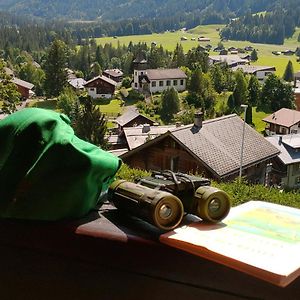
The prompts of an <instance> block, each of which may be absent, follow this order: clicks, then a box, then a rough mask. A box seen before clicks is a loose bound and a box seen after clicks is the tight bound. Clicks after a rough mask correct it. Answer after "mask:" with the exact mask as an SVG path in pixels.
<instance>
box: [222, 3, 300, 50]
mask: <svg viewBox="0 0 300 300" xmlns="http://www.w3.org/2000/svg"><path fill="white" fill-rule="evenodd" d="M299 14H300V7H299V3H297V1H294V0H290V1H286V2H285V3H284V4H281V5H278V6H276V7H275V8H274V10H272V11H267V12H265V13H260V14H252V13H251V12H250V11H248V12H247V13H246V14H245V15H244V16H241V17H239V18H235V19H233V20H231V22H230V23H229V24H228V25H227V26H226V27H225V28H224V29H222V31H221V36H222V38H223V39H231V40H247V41H250V42H254V43H266V44H283V43H284V39H285V38H289V37H291V36H292V35H293V34H294V32H295V28H296V26H299V25H300V18H299Z"/></svg>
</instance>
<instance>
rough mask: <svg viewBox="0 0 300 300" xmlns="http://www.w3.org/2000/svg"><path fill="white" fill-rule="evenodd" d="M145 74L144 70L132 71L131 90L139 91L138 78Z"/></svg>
mask: <svg viewBox="0 0 300 300" xmlns="http://www.w3.org/2000/svg"><path fill="white" fill-rule="evenodd" d="M144 74H146V70H134V71H133V82H132V85H131V86H132V88H133V89H136V90H137V89H141V87H140V86H139V76H141V75H144Z"/></svg>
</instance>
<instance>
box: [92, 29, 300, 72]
mask: <svg viewBox="0 0 300 300" xmlns="http://www.w3.org/2000/svg"><path fill="white" fill-rule="evenodd" d="M223 27H224V25H220V24H215V25H200V26H197V27H195V28H193V29H190V30H188V31H182V30H178V31H176V32H169V31H168V32H164V33H156V34H148V35H132V36H120V37H118V38H113V37H103V38H98V39H96V41H97V44H101V45H104V44H105V43H111V44H112V45H113V46H115V47H116V46H117V45H118V43H120V44H121V45H123V44H125V45H128V44H129V42H130V41H132V42H133V43H134V44H137V43H139V42H145V43H147V44H148V45H150V44H151V42H156V43H157V45H162V46H163V47H164V48H165V49H167V50H169V51H173V50H174V49H175V47H176V44H177V43H180V44H182V46H183V49H184V51H185V52H187V51H188V50H189V49H191V48H193V47H196V46H197V45H199V42H198V41H197V37H199V36H205V37H209V38H210V42H203V43H201V44H203V45H204V46H205V45H206V44H210V45H212V46H213V47H216V46H217V44H218V42H220V37H219V31H218V29H222V28H223ZM299 33H300V28H297V29H296V31H295V33H294V35H293V36H292V37H291V38H289V39H285V42H284V45H272V44H259V43H251V42H249V41H231V40H229V41H224V42H223V44H224V46H225V47H226V48H229V47H231V46H232V47H237V48H244V47H245V46H249V45H252V46H254V47H255V49H256V50H257V53H258V61H257V62H255V63H253V64H255V65H264V66H275V67H276V74H277V75H279V76H282V75H283V73H284V70H285V67H286V65H287V63H288V61H289V60H291V61H292V63H293V66H294V71H295V72H296V71H298V70H300V64H299V63H298V62H297V61H296V56H295V55H292V56H284V55H279V56H275V55H273V54H272V51H284V50H288V49H291V50H295V49H296V48H297V47H298V46H300V43H299V42H298V40H297V39H298V35H299ZM183 36H185V37H186V38H187V40H186V41H181V40H180V38H181V37H183ZM192 38H195V39H196V40H195V41H192V40H191V39H192ZM211 54H212V55H214V54H217V53H214V52H211Z"/></svg>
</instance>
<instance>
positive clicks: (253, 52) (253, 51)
mask: <svg viewBox="0 0 300 300" xmlns="http://www.w3.org/2000/svg"><path fill="white" fill-rule="evenodd" d="M250 56H251V60H252V61H257V60H258V56H257V51H256V50H255V49H253V50H252V52H251V55H250Z"/></svg>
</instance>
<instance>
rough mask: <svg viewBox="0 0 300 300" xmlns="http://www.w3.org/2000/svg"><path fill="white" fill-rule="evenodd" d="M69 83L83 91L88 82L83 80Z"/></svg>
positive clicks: (76, 79) (71, 80)
mask: <svg viewBox="0 0 300 300" xmlns="http://www.w3.org/2000/svg"><path fill="white" fill-rule="evenodd" d="M68 82H69V84H70V85H71V86H72V87H74V88H75V89H83V88H84V85H85V84H86V81H85V80H84V79H83V78H74V79H69V80H68Z"/></svg>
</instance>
